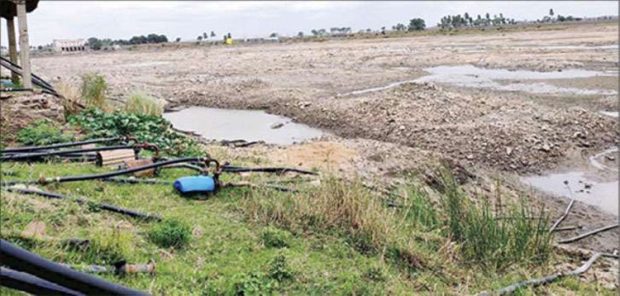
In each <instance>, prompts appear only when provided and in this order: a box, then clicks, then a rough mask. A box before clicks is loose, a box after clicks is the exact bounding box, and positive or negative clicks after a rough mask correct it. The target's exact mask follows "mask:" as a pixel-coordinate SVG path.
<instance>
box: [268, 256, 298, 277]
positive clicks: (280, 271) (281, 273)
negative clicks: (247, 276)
mask: <svg viewBox="0 0 620 296" xmlns="http://www.w3.org/2000/svg"><path fill="white" fill-rule="evenodd" d="M269 277H270V278H272V279H274V280H276V281H278V282H282V281H284V280H290V279H292V278H293V273H292V272H291V271H290V270H289V267H288V264H287V263H286V257H284V255H282V254H279V255H277V256H276V257H275V258H273V260H271V262H270V263H269Z"/></svg>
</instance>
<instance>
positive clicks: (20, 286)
mask: <svg viewBox="0 0 620 296" xmlns="http://www.w3.org/2000/svg"><path fill="white" fill-rule="evenodd" d="M0 284H2V286H4V287H8V288H11V289H15V290H19V291H23V292H27V293H30V294H33V295H71V296H80V295H84V294H82V293H80V292H76V291H73V290H70V289H67V288H65V287H63V286H59V285H56V284H54V283H51V282H48V281H46V280H43V279H40V278H38V277H36V276H34V275H31V274H27V273H24V272H19V271H15V270H12V269H10V268H5V267H0Z"/></svg>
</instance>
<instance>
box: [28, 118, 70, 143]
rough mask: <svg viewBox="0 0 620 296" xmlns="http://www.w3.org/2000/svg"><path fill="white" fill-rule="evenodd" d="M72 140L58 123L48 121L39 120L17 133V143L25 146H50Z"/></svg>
mask: <svg viewBox="0 0 620 296" xmlns="http://www.w3.org/2000/svg"><path fill="white" fill-rule="evenodd" d="M72 139H73V137H72V136H70V135H66V134H63V133H62V131H61V130H60V127H59V126H58V125H57V124H56V123H54V122H52V121H49V120H46V119H41V120H37V121H35V122H33V123H31V124H30V125H29V126H27V127H25V128H23V129H21V130H20V131H19V132H18V133H17V141H19V142H20V143H21V144H23V145H49V144H54V143H62V142H68V141H71V140H72Z"/></svg>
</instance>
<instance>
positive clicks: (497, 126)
mask: <svg viewBox="0 0 620 296" xmlns="http://www.w3.org/2000/svg"><path fill="white" fill-rule="evenodd" d="M477 94H479V95H472V94H462V93H455V92H451V91H447V90H445V89H442V88H440V87H438V86H436V85H432V84H418V83H408V84H404V85H402V86H400V87H397V88H395V89H392V90H387V91H383V92H376V93H372V94H367V95H363V96H360V97H348V98H339V99H332V100H325V101H324V102H322V104H320V105H319V106H320V107H319V106H316V107H314V105H312V106H309V107H308V108H306V109H305V110H304V109H301V108H300V110H297V111H298V112H294V116H295V117H297V118H298V119H299V120H300V121H302V122H308V123H311V124H315V125H318V126H321V127H324V128H329V129H332V130H334V131H335V132H336V133H337V134H340V135H342V136H346V137H365V138H372V139H376V140H380V141H389V142H394V143H400V144H403V145H407V146H411V147H417V148H421V149H423V150H430V151H437V152H440V153H442V154H444V155H446V156H447V157H449V158H452V159H455V160H459V161H462V162H465V163H469V164H471V165H474V164H483V165H486V166H490V167H493V168H499V169H502V170H507V171H516V172H521V173H525V172H528V173H531V172H538V171H540V170H542V169H547V168H550V167H553V166H554V165H557V164H558V163H559V162H561V160H562V159H563V158H564V157H565V156H566V152H567V151H569V150H584V151H586V152H591V151H597V150H602V149H605V148H608V147H610V146H613V145H615V144H616V143H617V139H618V132H617V129H616V122H615V121H614V120H613V119H611V118H606V117H604V116H601V115H600V114H597V113H595V112H591V111H588V110H585V109H583V108H579V107H572V108H564V109H551V108H548V107H545V106H540V105H537V104H535V103H533V102H529V101H514V100H507V99H505V98H503V97H498V96H497V95H496V94H493V93H488V92H487V93H484V92H479V93H477ZM325 105H328V107H327V108H326V107H325ZM319 108H320V109H319Z"/></svg>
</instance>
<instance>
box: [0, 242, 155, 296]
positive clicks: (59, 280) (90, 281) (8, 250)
mask: <svg viewBox="0 0 620 296" xmlns="http://www.w3.org/2000/svg"><path fill="white" fill-rule="evenodd" d="M0 262H2V264H3V265H5V266H7V267H9V268H12V269H15V270H18V271H23V272H27V273H29V274H32V275H34V276H36V277H39V278H41V279H43V280H47V281H50V282H52V283H56V284H58V285H60V286H64V287H66V288H68V289H71V290H74V291H77V292H80V293H84V294H89V295H148V294H146V293H144V292H142V291H139V290H134V289H131V288H127V287H123V286H120V285H117V284H114V283H110V282H107V281H105V280H103V279H101V278H98V277H95V276H91V275H88V274H85V273H81V272H78V271H75V270H72V269H70V268H67V267H64V266H62V265H60V264H58V263H55V262H52V261H49V260H47V259H44V258H42V257H40V256H38V255H36V254H34V253H31V252H28V251H26V250H24V249H22V248H19V247H16V246H14V245H13V244H11V243H9V242H8V241H5V240H4V239H0Z"/></svg>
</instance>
